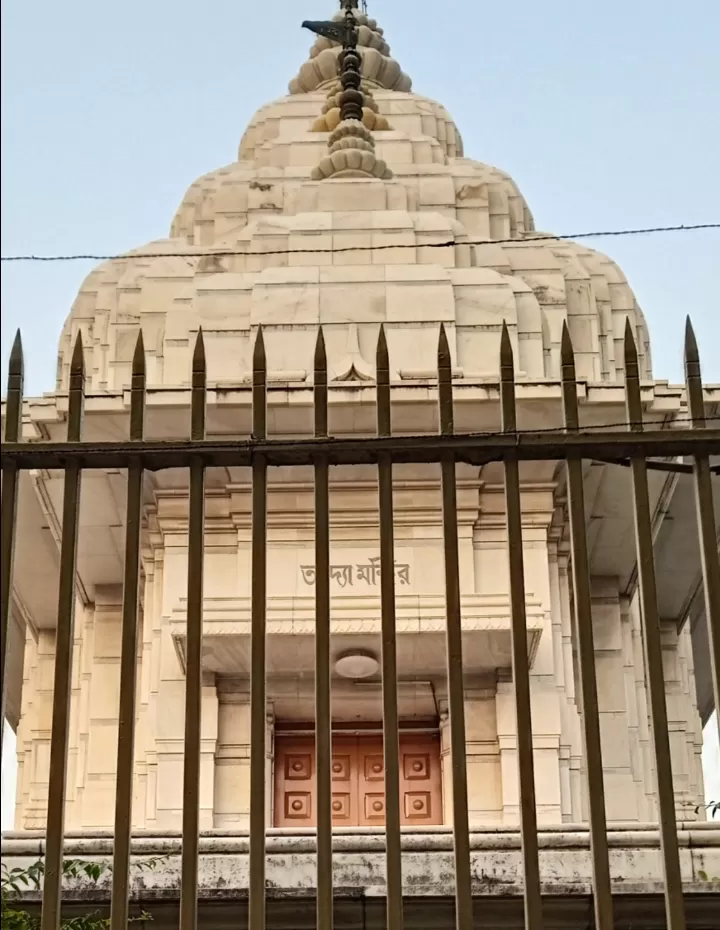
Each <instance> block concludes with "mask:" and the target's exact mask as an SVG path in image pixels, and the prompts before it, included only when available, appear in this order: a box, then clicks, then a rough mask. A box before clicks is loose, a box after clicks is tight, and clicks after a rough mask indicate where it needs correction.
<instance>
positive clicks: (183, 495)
mask: <svg viewBox="0 0 720 930" xmlns="http://www.w3.org/2000/svg"><path fill="white" fill-rule="evenodd" d="M356 7H357V5H356ZM340 15H341V14H338V16H340ZM354 16H355V19H356V22H357V24H358V27H359V28H358V41H359V45H360V49H359V52H360V75H361V83H360V88H359V91H358V93H360V95H361V97H362V101H361V102H359V103H358V108H359V112H358V114H357V115H356V118H355V119H354V120H353V121H349V120H348V119H347V118H346V116H347V114H345V113H343V111H342V106H341V101H340V99H339V95H340V90H341V86H340V81H339V65H338V60H339V55H340V47H339V45H338V43H337V42H336V41H333V40H332V39H328V38H326V37H322V36H318V37H317V39H316V40H315V42H314V44H313V46H312V48H311V51H310V55H309V57H308V59H307V60H306V61H305V62H304V63H303V64H302V65H301V66H300V68H299V71H298V72H297V74H296V76H295V77H293V79H292V80H291V81H290V85H289V93H288V95H287V96H285V97H283V98H281V99H280V100H276V101H274V102H272V103H269V104H267V105H266V106H263V107H261V108H260V110H258V112H257V113H256V114H255V116H254V117H253V118H252V120H251V122H250V125H249V126H248V127H247V129H246V130H245V132H244V134H243V135H242V139H241V141H240V145H239V150H238V153H237V157H236V158H235V159H234V160H232V161H231V162H230V163H229V164H227V165H225V166H223V167H220V168H218V169H215V170H213V171H210V172H209V173H208V174H206V175H204V176H203V177H201V178H199V179H198V180H197V181H195V182H194V183H193V184H192V185H191V186H190V187H189V189H188V191H187V193H186V194H185V196H184V197H183V199H182V201H181V203H180V205H179V207H178V210H177V212H176V214H175V216H174V218H173V219H172V222H171V226H170V235H169V237H168V238H165V239H161V240H157V241H154V242H150V243H148V244H147V245H144V246H142V247H140V248H138V249H135V250H133V251H132V252H130V253H128V254H127V255H125V256H123V257H122V258H118V259H115V260H112V261H108V262H105V263H104V264H102V265H100V266H99V267H98V268H96V269H95V270H94V271H93V272H92V273H91V274H90V275H89V276H88V277H87V279H86V280H85V281H84V283H83V285H82V287H81V289H80V292H79V294H78V297H77V299H76V301H75V303H74V305H73V307H72V310H71V312H70V315H69V317H68V319H67V321H66V323H65V326H64V328H63V330H62V334H61V337H60V349H59V355H58V369H57V382H56V385H55V389H54V390H53V391H52V392H51V393H48V394H45V395H43V396H42V397H39V398H31V399H27V400H26V401H25V405H24V413H23V434H24V437H25V438H26V439H33V438H43V439H57V440H61V439H64V438H65V431H66V413H67V404H68V393H67V388H68V377H69V364H70V356H71V352H72V346H73V344H74V342H75V339H76V336H77V334H78V333H81V334H82V340H83V346H84V350H85V370H86V391H87V399H86V414H85V419H84V426H83V429H84V433H83V438H84V439H87V440H100V439H109V438H112V439H118V438H121V437H124V436H127V431H128V425H129V397H130V395H129V385H130V373H131V361H132V356H133V351H134V348H135V344H136V340H137V337H138V334H139V332H142V335H143V340H144V345H145V349H146V357H147V378H148V382H147V383H148V392H147V421H146V436H147V438H158V439H162V438H169V437H173V438H174V437H182V436H187V435H188V434H189V411H190V375H191V356H192V352H193V347H194V344H195V340H196V338H197V335H198V332H199V330H200V329H202V333H203V338H204V343H205V350H206V357H207V373H208V395H207V397H208V405H207V435H208V437H209V438H229V437H246V436H247V435H249V434H250V431H251V422H250V413H251V390H250V388H251V371H252V349H253V344H254V340H255V336H256V334H257V331H258V327H260V326H262V329H263V335H264V341H265V347H266V354H267V370H268V384H269V394H268V431H269V434H270V435H271V436H274V437H278V436H282V437H286V438H293V437H304V436H309V435H312V429H313V406H312V403H313V352H314V347H315V342H316V338H317V333H318V329H319V327H322V329H323V333H324V338H325V344H326V350H327V358H328V377H329V421H330V422H329V431H330V434H331V435H333V436H345V437H347V436H353V435H357V436H367V435H373V434H374V430H375V379H376V371H375V346H376V342H377V339H378V331H379V327H380V325H381V324H383V325H384V328H385V333H386V337H387V343H388V349H389V357H390V378H391V396H392V412H393V430H394V431H395V432H396V433H398V434H404V435H410V434H419V433H427V432H437V430H438V420H437V388H436V364H437V344H438V332H439V328H440V325H441V324H443V325H444V328H445V332H446V334H447V337H448V340H449V344H450V350H451V354H452V359H453V384H454V392H455V418H456V428H457V429H458V430H459V431H466V432H470V431H484V430H487V431H494V430H497V429H498V428H499V424H500V412H499V390H498V379H499V344H500V334H501V328H502V325H503V323H505V324H506V325H507V327H508V330H509V333H510V336H511V341H512V345H513V350H514V354H515V361H516V369H517V402H518V416H519V425H520V427H521V428H532V429H543V428H553V427H560V426H562V409H561V393H560V337H561V332H562V327H563V324H564V323H567V325H568V327H569V331H570V334H571V337H572V340H573V344H574V348H575V352H576V363H577V371H578V378H579V379H580V382H581V383H580V399H581V416H582V422H583V425H587V426H597V427H600V426H610V425H617V424H619V423H623V422H624V421H625V419H626V414H625V406H624V404H625V394H624V387H623V374H624V369H623V351H622V337H623V332H624V329H625V326H626V321H628V320H629V322H630V325H631V327H632V330H633V332H634V334H635V337H636V343H637V345H638V347H639V351H640V358H639V362H640V371H641V378H642V379H643V380H642V400H643V405H644V416H645V418H646V423H647V424H655V425H656V426H659V425H662V426H664V427H667V428H671V427H672V425H673V423H680V422H686V421H687V404H686V397H685V390H684V388H682V387H677V386H672V385H669V384H668V383H667V382H664V381H658V380H654V378H653V372H652V367H651V357H650V344H649V334H648V330H647V327H646V323H645V319H644V317H643V315H642V312H641V310H640V308H639V307H638V305H637V302H636V300H635V297H634V295H633V292H632V290H631V288H630V286H629V285H628V283H627V281H626V279H625V277H624V275H623V273H622V271H621V270H620V269H619V268H618V267H617V265H616V264H614V262H613V261H612V260H611V259H609V258H608V257H606V256H605V255H603V254H600V253H599V252H596V251H594V250H593V249H591V248H589V247H588V246H586V245H584V244H582V243H576V242H571V241H567V240H558V239H553V238H551V237H550V235H549V234H548V233H546V232H544V231H543V230H541V229H538V228H536V225H535V220H534V218H533V214H532V212H531V210H530V207H529V205H528V204H527V203H526V201H525V199H524V197H523V195H522V193H521V192H520V190H519V188H518V186H517V185H516V184H515V182H514V181H513V180H512V179H511V178H510V177H509V176H508V175H507V174H506V173H505V172H503V171H502V170H500V169H498V168H495V167H492V166H490V165H487V164H484V163H482V162H479V161H475V160H473V159H472V158H470V157H468V156H466V155H465V152H464V148H463V141H462V137H461V135H460V132H459V131H458V128H457V127H456V125H455V123H454V122H453V120H452V118H451V116H450V114H449V113H448V111H447V110H446V109H445V108H444V107H443V106H442V105H441V104H439V103H436V102H435V101H434V100H431V99H429V98H427V97H424V96H421V95H420V94H418V93H415V92H414V90H413V89H412V82H411V79H410V77H409V76H408V75H407V74H405V73H404V71H403V70H402V68H401V66H400V64H398V62H397V61H395V60H394V58H393V57H391V54H390V48H389V45H388V43H387V40H386V38H385V36H384V33H383V30H382V29H381V28H380V26H379V25H378V23H377V22H376V21H375V20H374V19H373V18H372V17H371V16H369V15H368V14H366V13H364V12H361V11H360V10H359V9H357V8H356V9H355V12H354ZM707 390H708V391H709V392H710V393H711V394H712V396H713V397H716V398H717V400H718V401H720V389H714V388H708V389H707ZM585 471H586V474H585V489H586V502H587V522H588V538H589V546H590V554H589V558H590V571H591V575H592V605H593V630H594V639H595V650H596V657H595V658H596V669H597V677H598V689H599V709H600V726H601V738H602V750H603V768H604V776H605V789H606V799H607V813H608V819H609V821H610V823H611V825H619V824H623V825H625V826H627V825H628V824H644V823H648V822H652V821H654V820H656V818H657V813H656V804H655V797H654V772H653V753H652V747H651V742H650V733H649V726H648V696H647V691H646V685H645V676H644V660H643V650H642V639H641V628H640V618H639V609H638V601H637V596H636V586H637V572H636V562H635V548H634V536H633V526H632V506H631V486H630V476H629V474H628V470H627V469H623V468H622V467H620V466H618V465H608V464H602V463H595V462H587V463H585ZM394 477H395V485H394V500H395V546H396V551H395V558H396V565H395V573H396V594H397V599H396V603H397V622H398V675H399V679H400V681H399V697H398V700H399V713H400V725H401V734H400V749H401V791H402V794H401V806H402V817H403V823H405V824H406V825H410V826H416V827H424V826H439V825H443V824H449V823H451V805H452V798H451V792H450V772H451V767H452V764H453V762H452V758H451V753H450V744H449V734H448V729H447V720H448V712H447V701H448V698H447V671H446V660H445V599H444V591H445V588H444V584H445V581H444V571H443V535H442V514H441V498H440V475H439V469H438V468H437V467H436V466H416V465H413V466H397V467H396V469H395V473H394ZM521 481H522V485H521V492H522V508H523V546H524V554H525V570H526V589H527V616H528V644H527V645H528V655H529V659H530V663H531V673H530V674H531V698H532V722H533V742H534V750H535V752H534V756H535V769H536V790H537V810H538V817H539V822H540V824H541V825H542V826H543V827H553V826H556V825H562V824H566V825H569V824H580V823H583V822H584V821H586V819H587V800H586V793H585V792H586V789H585V779H584V761H583V749H582V736H581V734H582V720H581V712H580V708H579V701H578V696H577V692H578V669H577V656H576V641H575V633H574V624H573V610H574V607H573V597H572V590H571V588H572V585H571V580H570V577H571V576H570V545H569V532H568V517H567V499H566V498H567V496H566V489H565V473H564V470H563V468H562V467H561V466H560V465H559V464H557V463H554V462H548V463H531V464H525V465H523V466H522V468H521ZM125 488H126V478H125V474H124V472H122V471H120V470H104V471H103V470H95V471H92V472H90V471H88V472H86V473H85V474H84V476H83V481H82V494H81V507H80V536H79V549H78V560H77V606H76V620H75V641H74V654H73V673H72V675H73V677H72V703H71V719H72V723H71V733H70V750H69V759H68V791H67V807H66V828H67V830H68V831H74V832H76V833H84V832H85V833H86V832H88V831H96V830H108V829H111V828H112V825H113V816H114V796H115V777H116V770H115V767H116V746H117V730H118V698H119V677H120V631H121V604H122V579H123V552H124V550H123V540H124V521H125V507H124V501H125V493H126V490H125ZM62 489H63V475H62V473H60V472H53V471H42V470H38V471H36V472H33V473H31V474H23V476H22V481H21V485H20V497H19V508H18V527H19V529H18V539H17V552H16V558H15V589H14V594H13V614H12V623H11V627H12V629H11V634H10V645H9V648H10V653H9V655H10V658H9V673H8V675H9V690H8V698H7V712H8V715H9V718H10V720H11V722H12V723H13V725H14V726H16V727H17V734H18V740H17V747H18V761H19V773H18V794H17V805H16V829H17V830H21V831H27V830H44V828H45V823H46V815H47V795H48V778H49V749H50V736H51V709H52V689H53V663H54V640H55V626H56V607H57V582H56V579H57V574H58V565H59V538H60V537H59V532H60V523H61V504H62ZM187 490H188V476H187V474H186V473H185V472H184V471H182V470H171V471H160V472H154V473H147V474H146V475H145V485H144V495H145V496H144V515H143V538H142V539H143V544H142V566H141V572H142V575H141V578H142V581H141V633H140V636H139V649H138V656H137V660H138V677H137V689H138V692H137V694H138V698H137V719H136V726H137V737H136V742H135V772H134V782H135V784H134V804H133V825H134V827H136V828H137V829H138V830H145V831H152V832H154V833H155V834H158V833H163V832H172V831H176V830H178V829H179V828H180V825H181V818H182V806H183V788H182V786H183V736H184V694H185V672H184V668H185V664H184V663H185V643H186V629H185V618H186V604H187V597H186V596H187V579H186V572H187V551H188V494H187ZM650 491H651V505H652V507H653V508H654V520H655V529H656V540H657V545H656V560H657V576H658V597H659V604H660V613H661V617H662V634H663V648H664V663H665V664H664V674H665V688H666V697H667V706H668V716H669V722H670V738H671V749H672V762H673V775H674V787H675V799H676V809H677V814H678V817H679V818H680V819H681V820H684V821H687V820H693V819H696V818H701V817H702V816H703V815H702V812H700V813H698V812H697V808H698V806H700V805H702V803H703V800H704V797H703V782H702V771H701V748H702V719H706V718H707V716H708V714H709V713H710V710H711V696H710V693H711V688H710V681H709V669H708V665H707V656H706V655H705V656H703V655H702V654H698V650H697V649H696V650H695V655H694V651H693V630H695V629H699V628H701V625H702V622H703V619H702V616H701V614H702V606H701V600H702V597H701V595H700V594H699V593H698V583H699V582H698V579H699V568H698V566H699V556H698V551H697V543H696V542H695V540H696V534H695V533H694V531H693V530H692V528H693V527H694V520H695V515H694V511H693V506H694V504H693V497H692V485H691V479H685V478H684V476H678V475H677V474H676V473H663V472H658V471H653V472H652V473H651V474H650ZM716 498H717V495H716ZM250 507H251V501H250V474H249V471H248V470H246V469H242V468H237V469H235V468H217V469H212V470H210V471H209V472H208V475H207V490H206V517H205V575H204V579H205V580H204V601H203V635H204V640H203V668H204V671H203V676H204V677H203V692H202V748H201V751H202V763H201V795H200V808H201V812H200V827H201V829H202V830H204V831H207V830H214V829H215V830H218V829H219V830H226V831H227V830H230V831H231V830H246V829H247V826H248V816H249V807H250V792H249V756H250V748H249V743H250V711H249V708H250V704H249V676H250V649H249V644H250V591H251V567H250V566H251V562H250V556H251V553H250V533H251V519H250V512H251V510H250ZM330 511H331V515H330V519H331V565H332V569H331V594H332V605H331V607H332V653H333V684H332V715H333V727H334V732H335V735H334V749H333V753H334V755H333V778H334V790H333V812H334V817H335V823H336V824H337V825H339V826H349V827H351V826H382V825H383V823H384V793H383V760H382V723H381V721H382V702H381V683H380V674H379V657H380V589H379V524H378V505H377V473H376V469H375V468H374V467H371V466H357V467H352V468H351V467H337V468H335V469H333V471H332V473H331V496H330ZM458 520H459V547H460V549H459V552H460V582H461V607H462V624H463V646H464V674H465V713H466V724H467V770H468V790H469V814H470V823H471V828H476V827H477V828H480V827H487V826H498V827H508V828H510V827H515V826H516V825H517V823H518V816H519V796H518V776H517V759H516V732H515V713H514V706H513V702H514V697H513V683H512V676H511V640H510V602H509V580H508V565H507V543H506V529H505V509H504V496H503V471H502V466H501V464H499V463H495V464H493V463H490V464H488V465H485V466H483V467H481V468H477V467H470V466H459V467H458ZM719 522H720V521H719ZM693 547H695V548H693ZM314 580H315V566H314V502H313V472H312V469H307V470H304V469H302V468H293V469H287V470H285V469H281V468H277V469H271V470H270V473H269V496H268V579H267V583H268V601H267V624H268V642H267V663H268V664H267V689H268V704H267V743H266V745H267V784H268V785H269V786H272V788H271V789H270V790H268V791H267V800H268V804H267V823H268V825H269V826H275V827H281V828H292V827H310V826H313V825H314V824H315V814H316V811H315V804H314V797H315V796H314V791H315V788H314V770H313V765H314V762H313V760H314V752H313V746H314V736H313V720H314V692H313V688H314V610H315V599H314ZM700 653H702V650H700ZM696 662H697V665H696Z"/></svg>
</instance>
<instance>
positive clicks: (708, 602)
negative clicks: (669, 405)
mask: <svg viewBox="0 0 720 930" xmlns="http://www.w3.org/2000/svg"><path fill="white" fill-rule="evenodd" d="M685 381H686V384H687V402H688V408H689V410H690V418H691V420H692V425H693V428H694V429H702V428H703V427H704V426H705V403H704V401H703V384H702V374H701V372H700V353H699V352H698V347H697V340H696V339H695V333H694V332H693V328H692V323H691V322H690V317H688V318H687V321H686V324H685ZM693 465H694V468H693V471H694V473H695V503H696V509H697V520H698V534H699V542H700V562H701V565H702V576H703V588H704V592H705V616H706V626H707V632H708V644H709V646H710V671H711V675H712V683H713V694H714V697H715V708H716V710H717V713H716V714H715V719H716V722H717V726H718V733H720V559H718V540H717V535H716V532H715V507H714V504H713V488H712V478H711V473H710V457H709V456H707V455H696V456H695V457H694V460H693Z"/></svg>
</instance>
